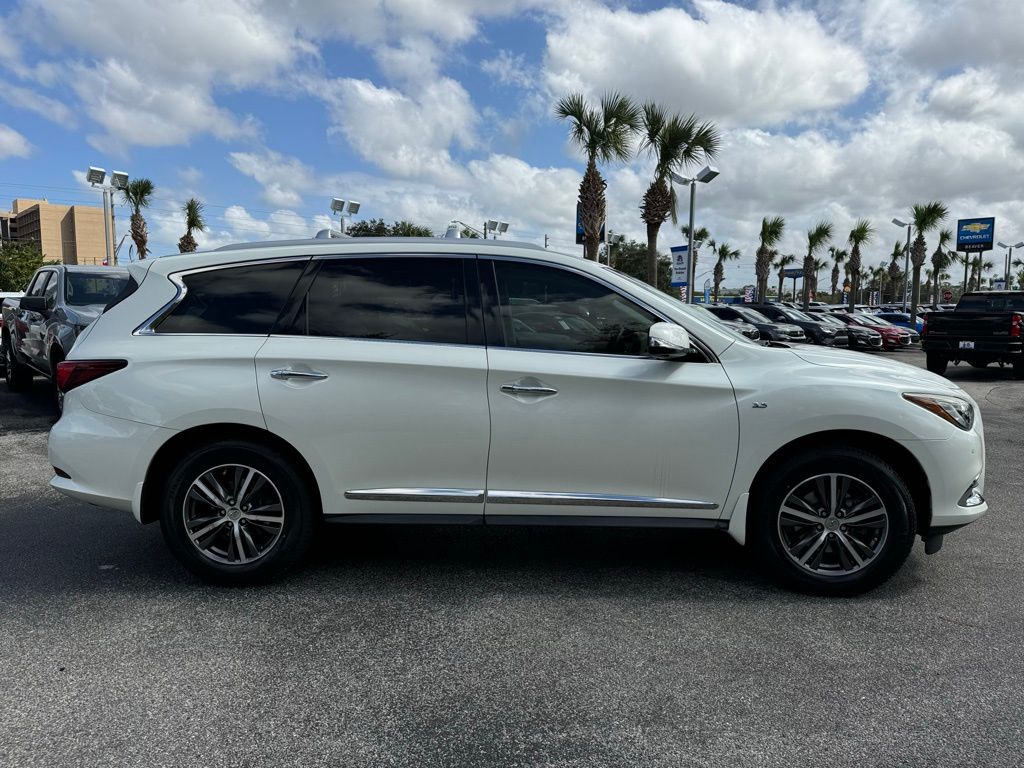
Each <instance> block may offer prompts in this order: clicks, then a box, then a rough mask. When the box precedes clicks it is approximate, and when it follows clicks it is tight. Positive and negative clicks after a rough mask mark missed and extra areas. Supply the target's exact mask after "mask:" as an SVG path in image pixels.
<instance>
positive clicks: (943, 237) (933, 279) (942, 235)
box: [925, 229, 953, 303]
mask: <svg viewBox="0 0 1024 768" xmlns="http://www.w3.org/2000/svg"><path fill="white" fill-rule="evenodd" d="M952 239H953V232H952V231H951V230H948V229H944V230H942V231H941V232H939V244H938V246H937V247H936V248H935V253H933V254H932V268H931V270H930V275H929V277H928V280H927V281H926V282H925V286H926V290H925V293H927V294H928V302H929V303H932V302H935V301H938V293H939V283H938V279H939V277H940V276H941V273H942V270H944V269H945V268H946V267H948V266H949V265H950V264H952V263H953V254H952V253H951V252H950V250H949V243H950V241H951V240H952Z"/></svg>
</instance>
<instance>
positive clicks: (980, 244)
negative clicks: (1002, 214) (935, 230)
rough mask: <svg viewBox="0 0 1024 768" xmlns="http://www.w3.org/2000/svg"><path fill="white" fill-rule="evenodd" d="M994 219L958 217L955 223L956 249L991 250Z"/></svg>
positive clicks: (994, 226) (993, 236) (993, 237)
mask: <svg viewBox="0 0 1024 768" xmlns="http://www.w3.org/2000/svg"><path fill="white" fill-rule="evenodd" d="M995 230H996V220H995V219H994V218H991V217H990V218H987V219H960V220H959V221H957V223H956V249H957V250H958V251H967V252H971V251H974V252H978V251H991V250H992V242H993V241H994V239H995Z"/></svg>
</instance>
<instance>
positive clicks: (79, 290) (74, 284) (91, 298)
mask: <svg viewBox="0 0 1024 768" xmlns="http://www.w3.org/2000/svg"><path fill="white" fill-rule="evenodd" d="M127 282H128V275H127V274H126V273H124V272H115V273H110V272H68V273H67V274H65V275H64V300H65V301H66V302H67V303H68V304H70V305H71V306H72V307H85V306H88V305H90V304H104V305H105V304H108V303H109V302H110V301H112V300H113V299H115V298H117V295H118V294H119V293H120V292H121V289H122V288H124V286H125V284H126V283H127Z"/></svg>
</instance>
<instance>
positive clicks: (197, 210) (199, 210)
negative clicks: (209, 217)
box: [178, 197, 206, 253]
mask: <svg viewBox="0 0 1024 768" xmlns="http://www.w3.org/2000/svg"><path fill="white" fill-rule="evenodd" d="M203 208H204V206H203V204H202V203H201V202H200V201H198V200H196V199H195V198H194V197H190V198H189V199H188V200H186V201H185V204H184V205H183V206H182V207H181V210H182V212H183V213H184V214H185V234H184V235H182V236H181V238H180V239H179V240H178V253H194V252H195V250H196V248H198V247H199V246H198V244H197V243H196V239H195V238H194V237H192V232H193V231H195V232H205V231H206V221H205V220H204V219H203Z"/></svg>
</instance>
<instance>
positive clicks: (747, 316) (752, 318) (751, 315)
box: [729, 305, 771, 323]
mask: <svg viewBox="0 0 1024 768" xmlns="http://www.w3.org/2000/svg"><path fill="white" fill-rule="evenodd" d="M729 309H733V310H735V311H736V314H737V315H739V316H740V317H742V318H743V319H744V320H746V321H747V322H750V323H770V322H771V320H769V319H768V318H767V317H765V316H764V315H762V314H761V313H760V312H758V311H757V310H754V309H749V308H748V307H740V306H736V305H730V306H729Z"/></svg>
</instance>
